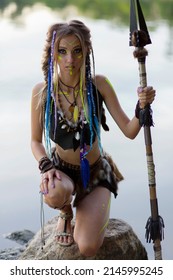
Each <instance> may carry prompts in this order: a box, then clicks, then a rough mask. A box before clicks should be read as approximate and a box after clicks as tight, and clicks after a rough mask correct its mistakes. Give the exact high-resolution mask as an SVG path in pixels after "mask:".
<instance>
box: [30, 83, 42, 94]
mask: <svg viewBox="0 0 173 280" xmlns="http://www.w3.org/2000/svg"><path fill="white" fill-rule="evenodd" d="M44 85H45V83H44V82H40V83H37V84H36V85H35V86H34V87H33V89H32V95H33V96H36V95H37V94H39V92H40V91H41V90H43V88H44Z"/></svg>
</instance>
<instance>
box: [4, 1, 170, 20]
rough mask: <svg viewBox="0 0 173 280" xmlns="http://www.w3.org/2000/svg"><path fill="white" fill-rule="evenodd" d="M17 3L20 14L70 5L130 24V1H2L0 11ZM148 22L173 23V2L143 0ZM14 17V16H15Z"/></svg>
mask: <svg viewBox="0 0 173 280" xmlns="http://www.w3.org/2000/svg"><path fill="white" fill-rule="evenodd" d="M12 2H14V3H16V5H17V12H16V15H18V14H20V13H21V11H22V9H23V8H24V7H25V6H32V5H33V4H35V3H37V2H39V3H43V4H44V5H46V6H48V7H50V8H53V9H63V8H65V7H67V6H69V5H73V6H76V7H77V8H78V9H79V10H80V12H81V13H83V14H84V15H86V16H90V17H93V18H99V19H109V20H116V21H117V20H118V21H120V22H121V23H123V24H128V23H129V4H130V0H123V1H122V0H13V1H11V0H1V1H0V10H1V11H3V10H4V9H5V8H6V7H7V6H8V5H9V4H10V3H12ZM140 3H141V6H142V9H143V11H144V14H145V18H146V20H157V19H160V18H161V19H164V20H167V21H168V22H169V23H171V25H172V22H173V0H152V1H151V0H141V1H140ZM13 16H14V15H13Z"/></svg>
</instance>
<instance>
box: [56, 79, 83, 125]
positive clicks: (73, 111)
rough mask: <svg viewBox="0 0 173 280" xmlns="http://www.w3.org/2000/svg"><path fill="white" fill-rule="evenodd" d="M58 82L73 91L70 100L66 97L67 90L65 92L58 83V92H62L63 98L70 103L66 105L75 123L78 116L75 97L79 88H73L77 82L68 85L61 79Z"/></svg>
mask: <svg viewBox="0 0 173 280" xmlns="http://www.w3.org/2000/svg"><path fill="white" fill-rule="evenodd" d="M60 82H61V83H62V84H63V85H64V86H66V87H67V88H70V89H72V91H73V99H74V100H73V102H71V101H70V100H69V99H68V96H69V94H68V92H65V91H63V90H62V88H61V86H60V84H59V89H60V92H59V93H60V94H62V95H63V96H64V98H65V99H66V101H67V102H68V103H69V104H70V106H69V107H68V111H69V112H70V113H71V114H72V117H73V121H74V122H75V123H76V122H77V120H78V117H79V108H78V105H77V97H78V93H79V90H75V88H76V87H77V86H78V85H79V82H78V83H77V84H76V85H75V86H74V87H72V86H68V85H66V84H65V83H63V82H62V81H61V80H60Z"/></svg>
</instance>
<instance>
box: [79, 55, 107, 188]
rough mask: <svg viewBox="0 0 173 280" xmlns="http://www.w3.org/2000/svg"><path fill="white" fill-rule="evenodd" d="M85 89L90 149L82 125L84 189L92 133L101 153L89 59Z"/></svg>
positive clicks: (87, 180)
mask: <svg viewBox="0 0 173 280" xmlns="http://www.w3.org/2000/svg"><path fill="white" fill-rule="evenodd" d="M86 88H87V101H88V119H89V128H90V149H89V150H88V151H87V150H86V143H85V126H84V125H83V128H82V131H81V144H80V161H81V177H82V182H83V186H84V188H86V187H87V185H88V182H89V179H90V167H89V162H88V160H87V159H86V155H87V154H88V153H89V152H90V151H91V149H92V145H93V137H94V132H95V133H96V135H97V137H98V141H99V149H100V152H101V153H102V146H101V140H100V125H99V121H98V117H97V114H96V106H95V100H94V96H93V83H92V75H91V66H90V57H89V55H87V57H86Z"/></svg>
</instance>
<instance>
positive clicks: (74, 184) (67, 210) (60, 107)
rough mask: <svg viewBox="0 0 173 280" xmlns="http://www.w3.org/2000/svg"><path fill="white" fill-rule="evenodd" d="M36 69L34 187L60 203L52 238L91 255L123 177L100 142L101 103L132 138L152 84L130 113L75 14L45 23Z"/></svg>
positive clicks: (100, 239)
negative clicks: (97, 63)
mask: <svg viewBox="0 0 173 280" xmlns="http://www.w3.org/2000/svg"><path fill="white" fill-rule="evenodd" d="M42 69H43V73H44V82H41V83H39V84H37V85H36V86H35V87H34V88H33V93H32V121H31V123H32V139H31V147H32V152H33V155H34V157H35V158H36V160H37V161H38V165H39V169H40V171H41V173H42V182H41V185H40V190H41V193H42V194H43V196H44V201H45V203H47V204H48V205H49V206H50V207H52V208H54V209H59V210H60V214H59V218H58V224H57V228H56V241H57V242H58V243H59V244H60V245H62V246H69V245H71V244H72V243H73V242H74V241H75V242H76V243H77V244H78V247H79V250H80V252H81V254H83V255H85V256H94V255H95V254H96V252H97V250H98V249H99V248H100V246H101V245H102V243H103V239H104V235H105V230H106V226H107V223H108V220H109V210H110V200H111V193H113V194H114V196H115V197H116V195H117V183H118V182H119V181H120V180H122V179H123V177H122V175H121V174H120V172H119V171H118V169H117V167H116V166H115V164H114V163H113V161H112V159H111V158H110V156H109V155H107V154H106V153H105V152H104V151H103V149H102V146H101V140H100V126H101V125H102V126H103V128H104V129H105V130H109V128H108V126H107V125H106V118H105V114H104V108H103V103H104V104H105V105H106V107H107V109H108V110H109V112H110V114H111V116H112V118H113V119H114V121H115V123H116V124H117V125H118V126H119V128H120V129H121V131H122V132H123V133H124V135H125V136H126V137H128V138H130V139H134V138H135V137H136V135H137V134H138V132H139V131H140V125H139V119H138V116H139V112H140V109H141V108H143V107H145V105H146V104H148V103H152V102H153V100H154V96H155V90H154V89H153V88H152V87H146V88H144V89H142V88H139V89H138V99H139V100H138V103H137V107H136V111H135V112H136V116H134V118H133V119H132V120H129V118H128V117H127V116H126V114H125V113H124V111H123V110H122V108H121V106H120V104H119V102H118V98H117V96H116V94H115V91H114V89H113V87H112V86H111V84H110V82H109V80H108V79H107V78H106V77H104V76H101V75H95V72H94V56H93V49H92V43H91V35H90V30H89V29H88V28H87V27H86V26H85V25H84V23H82V22H80V21H77V20H72V21H70V22H69V23H58V24H54V25H52V26H51V27H50V28H49V30H48V33H47V40H46V45H45V49H44V55H43V63H42ZM43 136H44V138H45V145H43V142H42V138H43ZM52 142H53V143H54V144H55V145H54V149H52ZM72 202H73V206H74V207H76V220H75V226H74V229H73V228H72V226H71V220H72V218H73V211H72Z"/></svg>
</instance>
